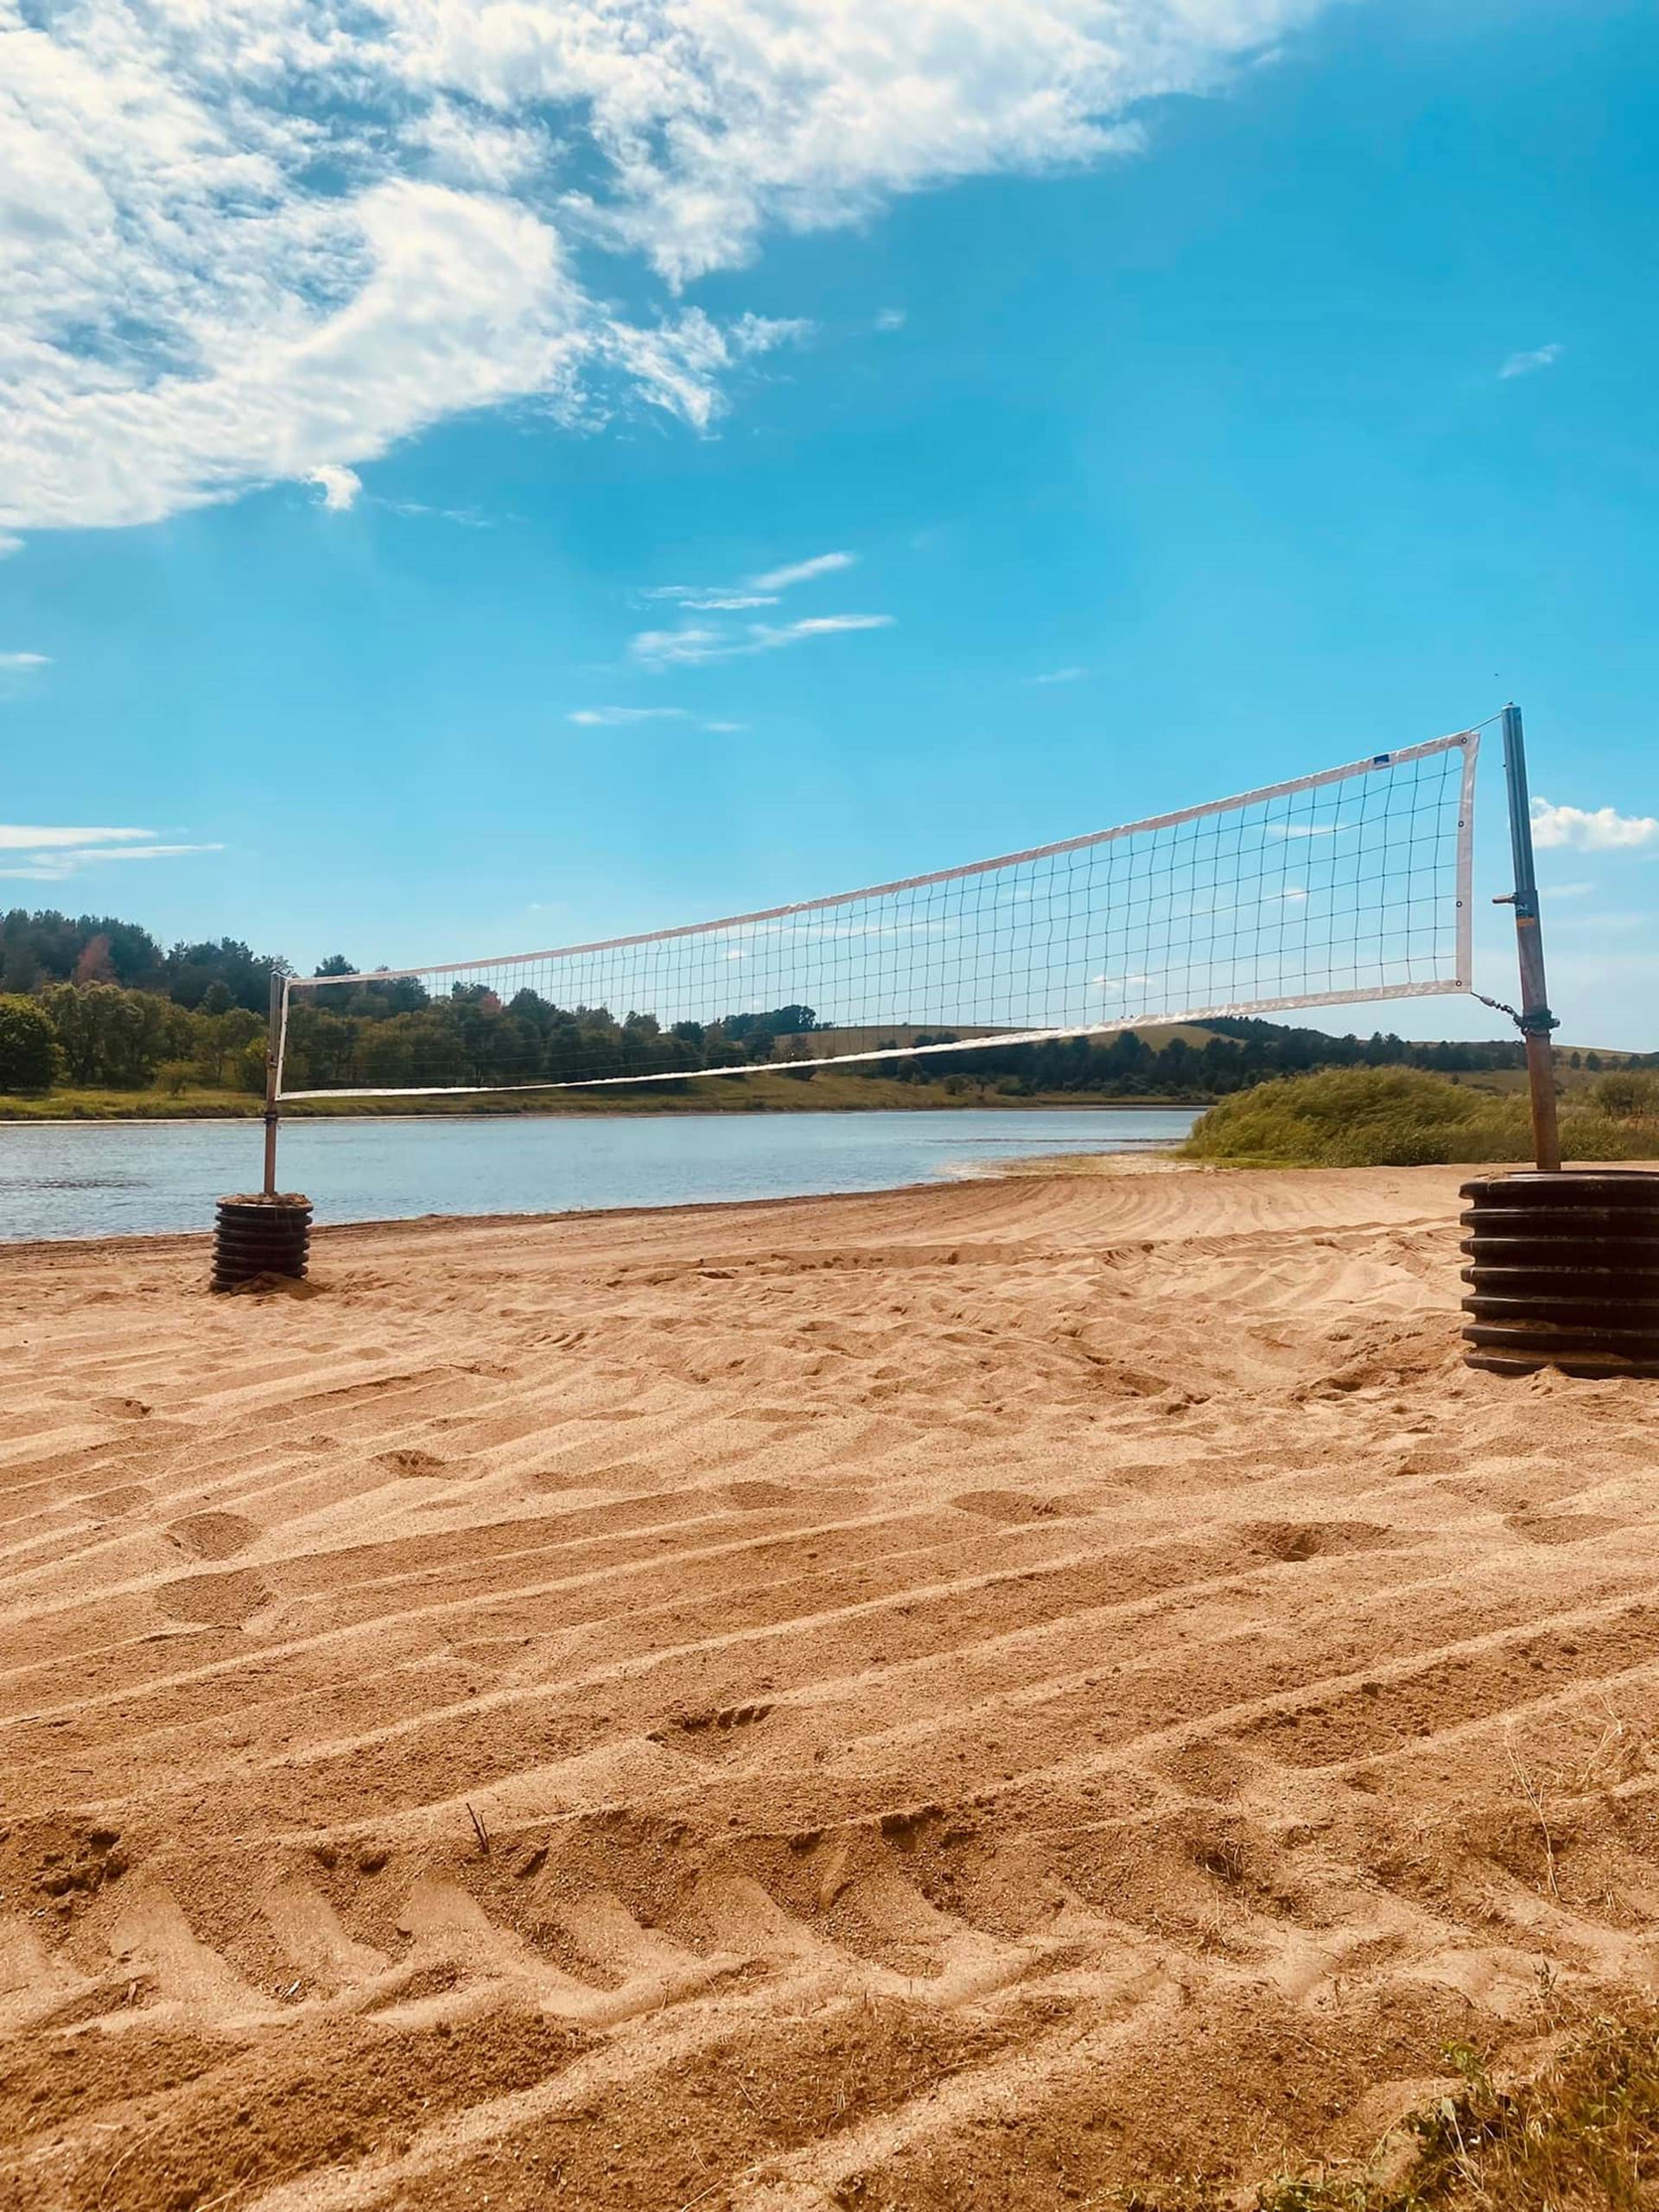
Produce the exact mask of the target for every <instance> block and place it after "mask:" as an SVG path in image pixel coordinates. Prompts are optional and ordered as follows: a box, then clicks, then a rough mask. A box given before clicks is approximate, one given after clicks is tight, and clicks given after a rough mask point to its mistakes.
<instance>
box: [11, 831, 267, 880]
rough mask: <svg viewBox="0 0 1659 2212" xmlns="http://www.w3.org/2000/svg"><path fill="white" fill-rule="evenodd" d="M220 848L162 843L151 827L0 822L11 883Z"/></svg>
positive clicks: (210, 851) (61, 876) (221, 850)
mask: <svg viewBox="0 0 1659 2212" xmlns="http://www.w3.org/2000/svg"><path fill="white" fill-rule="evenodd" d="M224 849H225V848H224V847H223V845H218V844H204V845H175V844H164V843H162V842H159V841H158V840H157V838H156V832H155V831H154V830H153V829H91V828H87V827H86V826H84V825H80V824H74V825H65V824H51V825H48V824H45V823H20V822H12V823H4V822H0V877H4V878H5V879H6V880H8V881H10V882H14V883H61V882H63V881H65V880H66V879H67V878H68V877H70V876H72V875H79V874H80V873H81V871H82V869H83V868H92V867H96V866H97V865H98V864H99V863H100V862H101V861H170V860H180V859H182V858H183V857H184V856H185V855H188V854H192V853H222V852H223V851H224Z"/></svg>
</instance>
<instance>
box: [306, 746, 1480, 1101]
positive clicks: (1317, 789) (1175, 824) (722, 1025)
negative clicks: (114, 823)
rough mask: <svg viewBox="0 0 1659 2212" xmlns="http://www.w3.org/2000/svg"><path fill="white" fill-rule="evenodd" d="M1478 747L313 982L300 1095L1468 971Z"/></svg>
mask: <svg viewBox="0 0 1659 2212" xmlns="http://www.w3.org/2000/svg"><path fill="white" fill-rule="evenodd" d="M1477 747H1478V737H1477V734H1476V733H1474V732H1472V731H1465V732H1462V733H1460V734H1458V735H1456V736H1452V737H1446V738H1440V739H1437V740H1435V741H1433V743H1431V744H1427V745H1420V746H1414V747H1408V748H1407V749H1406V750H1404V751H1402V752H1396V753H1381V754H1377V755H1376V756H1374V757H1373V758H1372V759H1370V760H1363V761H1357V762H1354V763H1352V764H1351V765H1350V766H1344V767H1341V768H1333V769H1330V770H1327V771H1326V772H1324V773H1323V774H1320V775H1317V776H1308V777H1303V778H1300V779H1298V780H1297V781H1295V782H1293V783H1287V784H1279V785H1273V786H1272V787H1270V788H1268V789H1267V790H1263V791H1250V792H1246V793H1244V794H1243V796H1242V797H1239V798H1230V799H1220V800H1216V801H1213V802H1211V804H1207V805H1203V806H1197V807H1192V808H1188V809H1186V810H1183V811H1181V812H1179V813H1176V814H1170V815H1164V816H1160V817H1156V818H1155V819H1153V820H1150V821H1146V822H1137V823H1128V824H1126V825H1125V826H1123V827H1122V828H1121V829H1106V830H1102V831H1098V832H1096V833H1095V834H1093V835H1091V836H1084V837H1077V838H1071V839H1068V840H1066V841H1065V842H1061V843H1058V844H1053V845H1046V846H1041V847H1039V848H1037V849H1033V850H1032V851H1029V852H1025V853H1016V854H1010V855H1004V856H1002V857H1001V858H999V859H995V860H990V861H977V862H976V863H974V864H973V865H971V866H969V867H967V868H950V869H944V870H941V871H939V872H938V873H935V874H928V875H921V876H915V877H912V878H909V879H907V880H905V881H902V882H898V883H890V884H882V885H879V886H876V887H873V888H870V889H868V890H863V891H855V892H848V893H842V894H840V895H839V896H837V897H835V898H830V899H811V900H807V901H804V902H802V903H800V904H798V905H794V906H783V907H777V908H772V909H770V910H768V911H766V912H760V913H753V914H742V915H735V916H732V917H728V918H726V919H723V920H721V921H715V922H706V923H699V924H696V925H692V926H690V927H688V928H683V929H677V930H664V931H652V932H648V933H645V934H642V935H639V936H635V937H626V938H612V939H609V940H607V941H605V942H603V943H599V944H586V945H575V946H570V947H566V948H563V949H560V950H552V951H546V952H531V953H519V954H515V955H512V956H510V957H503V958H499V959H493V960H475V961H465V962H450V963H440V964H438V965H435V966H432V967H428V968H419V969H378V970H375V971H373V972H371V973H365V974H359V975H354V976H332V977H323V976H307V977H295V978H293V979H292V980H291V981H290V982H289V986H288V989H287V993H286V997H285V1004H284V1014H283V1034H282V1038H281V1041H280V1047H279V1062H280V1067H279V1095H280V1096H283V1097H284V1098H302V1097H313V1096H331V1095H340V1094H343V1093H349V1092H356V1093H357V1094H359V1095H365V1096H366V1095H379V1096H389V1095H393V1094H396V1093H397V1092H400V1091H402V1092H416V1091H439V1090H517V1089H543V1088H563V1087H565V1086H570V1085H578V1084H605V1083H619V1082H621V1083H637V1082H641V1081H663V1080H672V1079H676V1078H679V1077H684V1076H687V1075H691V1074H696V1073H702V1072H708V1073H728V1072H741V1071H743V1070H745V1069H748V1068H753V1067H755V1066H757V1065H768V1064H773V1063H776V1062H778V1061H780V1060H782V1061H790V1062H794V1063H798V1064H800V1065H812V1066H822V1065H831V1064H834V1063H836V1062H840V1061H861V1060H872V1059H880V1058H893V1057H906V1058H908V1057H909V1056H911V1055H912V1054H930V1055H931V1054H937V1053H941V1052H963V1051H967V1050H969V1049H971V1048H972V1047H973V1046H976V1045H980V1046H982V1045H984V1044H986V1043H987V1042H988V1041H992V1040H995V1042H996V1043H998V1044H1001V1045H1007V1044H1010V1043H1014V1042H1023V1041H1027V1040H1031V1039H1039V1038H1053V1037H1068V1036H1073V1037H1075V1036H1090V1035H1099V1034H1105V1033H1110V1032H1113V1031H1121V1030H1123V1029H1127V1028H1129V1027H1133V1026H1135V1025H1136V1024H1141V1025H1143V1026H1144V1025H1146V1024H1148V1023H1154V1022H1173V1021H1180V1020H1202V1019H1203V1018H1204V1017H1205V1016H1206V1015H1222V1014H1253V1013H1256V1014H1259V1013H1265V1012H1273V1011H1277V1010H1281V1009H1287V1008H1290V1007H1310V1006H1320V1005H1341V1004H1346V1003H1350V1002H1353V1001H1365V1000H1372V999H1383V998H1403V997H1409V996H1414V995H1423V994H1427V993H1433V992H1441V991H1455V990H1465V989H1467V988H1468V987H1469V921H1470V900H1469V861H1470V849H1471V844H1470V840H1471V806H1472V797H1473V779H1474V766H1475V757H1476V752H1477Z"/></svg>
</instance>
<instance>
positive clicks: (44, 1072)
mask: <svg viewBox="0 0 1659 2212" xmlns="http://www.w3.org/2000/svg"><path fill="white" fill-rule="evenodd" d="M61 1065H62V1063H61V1058H60V1053H59V1050H58V1039H57V1033H56V1032H55V1030H54V1028H53V1027H52V1023H51V1020H50V1018H49V1017H48V1014H47V1012H46V1009H45V1007H42V1006H41V1005H39V1004H38V1003H37V1002H36V1001H35V1000H33V999H24V998H0V1090H10V1091H17V1090H50V1089H51V1088H52V1085H53V1084H54V1083H55V1082H56V1081H57V1078H58V1074H59V1071H60V1066H61Z"/></svg>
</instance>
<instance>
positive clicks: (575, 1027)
mask: <svg viewBox="0 0 1659 2212" xmlns="http://www.w3.org/2000/svg"><path fill="white" fill-rule="evenodd" d="M273 971H275V972H276V973H277V974H281V975H290V974H292V973H293V970H292V969H290V968H289V964H288V963H287V962H286V961H284V960H283V959H281V958H280V957H275V956H272V955H268V954H255V953H254V952H252V951H251V950H250V948H249V947H248V946H247V945H246V944H243V943H241V942H240V941H239V940H238V939H235V938H220V939H219V940H217V941H216V942H204V943H201V944H175V945H174V946H173V947H171V948H170V950H163V949H162V946H161V945H160V944H158V943H157V942H156V939H155V938H152V937H151V936H150V935H149V932H148V931H145V930H143V929H141V928H139V927H138V926H137V925H136V924H134V923H130V922H124V921H120V920H118V919H116V918H111V917H109V916H91V915H83V916H80V917H79V918H70V917H68V916H67V915H63V914H60V913H56V912H39V913H28V912H23V911H22V910H21V909H20V910H17V911H16V912H12V913H10V914H8V915H6V916H5V917H4V918H3V921H0V987H3V988H0V1091H38V1090H48V1089H50V1088H52V1087H53V1086H54V1084H60V1083H67V1084H73V1085H75V1086H76V1087H79V1088H86V1089H110V1090H136V1089H141V1088H146V1087H149V1086H154V1085H160V1086H161V1087H162V1088H163V1089H168V1090H175V1091H176V1090H183V1089H185V1088H186V1087H188V1086H189V1085H191V1084H200V1085H202V1086H204V1087H207V1088H229V1089H239V1090H248V1091H251V1092H257V1091H258V1090H262V1089H263V1087H264V1056H265V1019H264V1017H265V1008H266V1006H267V1004H268V1001H269V995H270V977H271V975H272V973H273ZM355 972H356V971H355V970H354V969H353V963H352V962H351V961H350V960H348V959H347V958H346V956H345V955H344V954H335V955H334V956H332V957H330V958H329V959H327V960H325V961H323V962H322V963H321V965H320V966H319V968H318V969H317V970H316V976H317V978H320V979H321V982H317V983H316V985H315V988H311V989H308V990H306V991H304V992H302V993H296V994H295V995H294V996H293V998H292V1001H291V1010H290V1015H289V1037H288V1057H287V1060H286V1064H285V1072H284V1080H285V1087H286V1088H287V1089H289V1090H342V1089H353V1088H361V1089H372V1090H379V1089H390V1090H396V1089H404V1088H418V1087H423V1086H429V1087H431V1088H433V1089H452V1088H458V1087H461V1086H473V1087H476V1088H479V1089H490V1088H507V1087H510V1086H513V1085H531V1084H541V1083H569V1082H579V1081H582V1080H584V1079H586V1080H588V1081H592V1080H594V1079H595V1078H598V1077H611V1078H620V1079H622V1080H626V1079H628V1078H630V1077H647V1076H651V1077H674V1076H693V1075H697V1074H701V1073H704V1072H707V1071H709V1070H714V1069H721V1068H737V1067H755V1066H779V1065H781V1066H782V1067H784V1068H785V1069H786V1070H788V1071H791V1072H792V1073H793V1074H795V1075H796V1076H798V1077H799V1078H800V1079H802V1080H804V1081H810V1080H811V1079H812V1077H811V1071H810V1069H809V1068H806V1067H804V1066H799V1065H793V1064H795V1063H798V1062H800V1061H802V1060H804V1059H805V1058H810V1056H811V1055H812V1054H813V1053H814V1052H835V1051H836V1050H837V1049H840V1050H842V1051H845V1050H847V1049H849V1046H850V1045H851V1044H853V1043H854V1042H855V1041H856V1044H857V1045H858V1046H861V1047H863V1046H874V1047H875V1048H876V1049H887V1050H896V1051H899V1052H900V1053H901V1057H899V1058H896V1059H885V1060H876V1061H872V1062H866V1063H863V1064H861V1065H855V1067H854V1069H853V1070H852V1072H855V1073H861V1074H864V1075H867V1076H869V1077H887V1078H892V1077H898V1078H899V1080H901V1081H907V1082H911V1083H917V1084H922V1083H942V1084H944V1085H945V1087H946V1088H947V1089H948V1090H950V1091H952V1092H953V1093H956V1094H957V1095H960V1094H961V1093H962V1092H963V1090H969V1091H977V1092H980V1093H984V1092H986V1091H988V1090H992V1089H995V1090H996V1091H997V1092H998V1093H1000V1094H1003V1095H1013V1096H1052V1095H1054V1094H1056V1093H1059V1094H1065V1093H1077V1094H1087V1093H1096V1094H1100V1095H1103V1096H1113V1097H1136V1096H1156V1097H1175V1098H1187V1097H1192V1098H1203V1097H1218V1096H1224V1095H1226V1094H1227V1093H1229V1092H1231V1091H1236V1090H1246V1089H1248V1088H1249V1087H1250V1086H1251V1085H1252V1084H1257V1083H1261V1082H1262V1081H1264V1080H1266V1079H1267V1078H1268V1077H1272V1076H1278V1075H1295V1074H1302V1073H1305V1072H1307V1071H1310V1070H1313V1069H1316V1068H1344V1067H1384V1066H1403V1067H1412V1068H1422V1069H1428V1070H1433V1071H1439V1072H1442V1073H1447V1074H1459V1073H1475V1072H1477V1071H1485V1070H1491V1069H1499V1068H1516V1067H1519V1066H1521V1065H1522V1063H1523V1053H1522V1046H1521V1044H1520V1042H1519V1040H1518V1039H1516V1040H1514V1041H1507V1040H1505V1041H1497V1042H1476V1043H1467V1044H1465V1043H1451V1042H1447V1043H1442V1044H1427V1045H1425V1044H1416V1043H1412V1042H1409V1041H1408V1040H1406V1039H1402V1038H1399V1037H1395V1036H1393V1035H1388V1036H1384V1035H1383V1034H1381V1033H1377V1034H1374V1035H1372V1036H1370V1037H1368V1038H1361V1037H1355V1036H1347V1037H1333V1036H1331V1035H1330V1034H1328V1033H1326V1032H1325V1031H1323V1030H1317V1029H1300V1028H1293V1027H1287V1026H1286V1025H1284V1024H1282V1023H1279V1022H1270V1021H1262V1020H1250V1019H1244V1018H1218V1019H1217V1020H1213V1021H1210V1022H1206V1023H1205V1024H1204V1025H1202V1031H1203V1033H1202V1039H1201V1041H1197V1042H1194V1041H1190V1040H1189V1039H1186V1038H1184V1037H1176V1038H1173V1039H1169V1040H1168V1041H1166V1042H1162V1043H1160V1045H1157V1046H1154V1044H1151V1043H1149V1042H1148V1041H1147V1039H1146V1038H1144V1037H1142V1036H1141V1035H1139V1034H1137V1033H1135V1031H1133V1030H1128V1031H1124V1032H1122V1033H1119V1034H1117V1035H1115V1036H1110V1037H1081V1038H1057V1039H1050V1040H1048V1041H1047V1042H1046V1043H1041V1044H1036V1045H1020V1046H1007V1045H998V1044H996V1043H995V1041H992V1042H989V1043H987V1044H984V1045H978V1046H973V1047H971V1048H970V1049H966V1050H963V1051H958V1052H950V1053H947V1054H943V1055H938V1056H927V1057H921V1056H912V1054H910V1053H909V1052H905V1051H904V1048H905V1047H906V1046H925V1045H928V1044H942V1043H954V1042H955V1041H956V1040H955V1039H954V1038H953V1037H952V1036H951V1034H950V1033H949V1032H948V1031H936V1032H931V1033H930V1032H927V1031H919V1032H905V1033H893V1034H892V1035H887V1036H884V1035H882V1034H880V1033H879V1032H874V1031H864V1032H861V1033H860V1034H859V1036H858V1038H857V1039H856V1040H854V1039H849V1038H842V1039H836V1037H835V1036H834V1035H833V1034H825V1032H826V1031H830V1030H831V1029H832V1024H831V1023H830V1022H829V1021H826V1020H822V1019H821V1018H820V1016H819V1014H817V1011H815V1009H814V1008H813V1007H809V1006H804V1005H791V1006H785V1007H772V1008H769V1009H765V1010H755V1009H752V1008H748V1009H739V1010H735V1011H734V1012H732V1013H730V1014H727V1015H726V1016H725V1017H724V1018H723V1019H721V1020H718V1021H711V1022H706V1023H705V1022H698V1021H677V1022H673V1023H671V1024H669V1025H668V1026H666V1027H664V1025H663V1024H661V1023H660V1022H659V1021H658V1020H657V1019H656V1017H655V1016H653V1015H652V1014H645V1013H640V1012H638V1011H628V1012H626V1013H620V1014H619V1013H618V1012H616V1011H614V1010H613V1009H611V1008H609V1007H582V1006H578V1007H560V1006H556V1005H555V1004H553V1003H552V1002H551V1001H550V1000H547V999H543V998H542V997H540V996H538V995H537V993H535V992H534V991H531V990H522V991H519V992H518V993H517V994H515V995H512V996H511V997H507V998H505V999H503V998H502V997H500V996H499V995H497V994H496V993H495V992H493V991H492V990H490V989H488V988H486V987H484V986H482V985H480V984H475V983H456V984H454V986H453V987H451V988H448V989H447V990H443V991H429V989H427V988H426V987H425V986H423V984H422V983H421V982H419V980H418V979H416V978H413V977H393V976H387V977H386V978H385V980H384V981H383V980H381V979H380V978H379V977H378V976H369V977H367V978H365V980H364V981H362V982H340V983H334V982H329V981H328V980H327V979H328V978H329V977H331V976H350V975H353V973H355ZM1587 1058H1588V1060H1589V1062H1590V1064H1591V1065H1592V1067H1594V1066H1599V1065H1600V1063H1599V1062H1598V1060H1597V1058H1596V1055H1595V1054H1593V1053H1592V1054H1590V1055H1588V1056H1587ZM1610 1064H1611V1063H1610Z"/></svg>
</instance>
